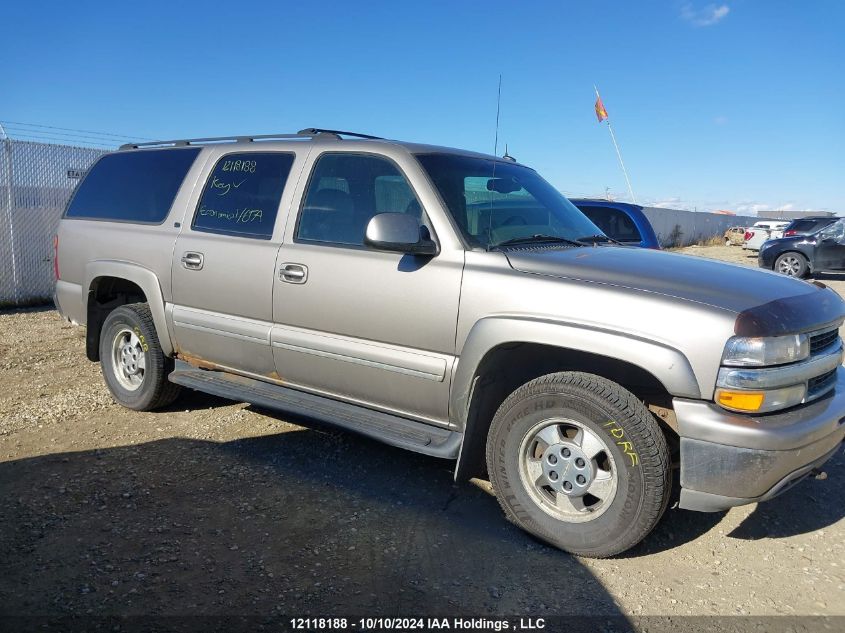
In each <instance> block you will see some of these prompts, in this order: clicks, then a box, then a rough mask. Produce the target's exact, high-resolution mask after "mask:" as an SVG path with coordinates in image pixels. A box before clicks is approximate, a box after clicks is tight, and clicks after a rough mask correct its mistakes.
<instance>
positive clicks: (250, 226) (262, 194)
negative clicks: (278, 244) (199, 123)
mask: <svg viewBox="0 0 845 633" xmlns="http://www.w3.org/2000/svg"><path fill="white" fill-rule="evenodd" d="M293 158H294V156H293V154H283V153H281V152H273V153H259V152H244V153H242V154H227V155H226V156H224V157H223V158H221V159H220V160H219V161H218V162H217V165H215V166H214V171H212V172H211V176H209V178H208V182H207V183H206V185H205V190H204V191H203V193H202V198H201V199H200V205H199V208H198V209H197V213H196V216H195V217H194V224H193V229H194V230H195V231H206V232H208V233H225V234H227V235H239V236H241V237H253V238H258V239H264V240H269V239H270V237H271V236H272V235H273V226H274V225H275V223H276V213H277V212H278V210H279V201H280V200H281V198H282V191H284V188H285V183H286V182H287V179H288V174H290V168H291V165H293Z"/></svg>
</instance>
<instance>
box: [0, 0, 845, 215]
mask: <svg viewBox="0 0 845 633" xmlns="http://www.w3.org/2000/svg"><path fill="white" fill-rule="evenodd" d="M3 18H4V19H3V22H4V29H3V31H4V32H3V36H2V38H0V60H2V61H0V70H2V75H0V121H16V122H25V123H38V124H46V125H52V126H57V127H65V128H74V129H82V130H95V131H106V132H112V133H118V134H126V135H130V136H137V137H147V138H172V137H186V136H187V137H190V136H205V135H224V134H241V133H267V132H282V131H296V130H297V129H299V128H302V127H309V126H317V127H330V128H339V129H351V130H355V131H362V132H368V133H372V134H377V135H380V136H386V137H391V138H402V139H408V140H415V141H422V142H430V143H436V144H444V145H453V146H458V147H465V148H469V149H475V150H480V151H486V152H491V151H492V150H493V138H494V125H495V117H496V89H497V82H498V76H499V73H502V75H503V80H502V105H501V120H500V131H499V140H500V145H499V150H500V151H499V153H500V154H501V153H502V150H503V145H504V143H507V144H508V147H509V150H510V153H511V154H513V155H514V156H516V157H517V158H518V159H519V160H520V161H521V162H524V163H526V164H529V165H531V166H533V167H535V168H537V169H538V170H539V171H540V172H541V173H542V174H543V175H544V176H545V177H546V179H548V180H549V181H550V182H552V183H553V184H554V185H556V186H557V187H558V188H560V189H561V190H562V191H564V192H566V193H567V194H569V195H584V194H586V195H603V194H604V193H605V190H606V188H609V190H610V192H611V195H613V196H614V197H617V198H620V199H624V198H626V196H627V188H626V185H625V180H624V178H623V176H622V173H621V171H620V169H619V165H618V162H617V159H616V154H615V152H614V150H613V146H612V144H611V141H610V137H609V135H608V131H607V129H606V127H605V126H604V125H599V124H598V123H597V121H596V118H595V114H594V112H593V102H594V100H595V95H594V93H593V84H594V83H596V84H597V85H598V87H599V90H600V91H601V93H602V97H603V100H604V103H605V106H606V107H607V109H608V112H609V114H610V120H611V122H612V124H613V126H614V130H615V131H616V135H617V138H618V140H619V144H620V146H621V149H622V154H623V158H624V159H625V163H626V166H627V167H628V171H629V173H630V176H631V181H632V184H633V188H634V193H635V194H636V195H637V197H638V199H639V201H640V202H641V203H643V202H645V203H651V204H661V205H663V206H675V207H682V208H698V209H699V210H701V209H706V210H715V209H732V210H735V211H738V212H754V211H757V210H761V211H765V210H771V209H778V208H789V209H813V210H831V211H836V212H839V213H845V190H843V185H844V184H845V183H843V180H844V178H843V176H845V147H843V145H845V143H843V141H845V108H843V101H845V35H843V33H845V3H842V2H839V1H838V0H814V1H812V2H779V1H774V0H769V1H765V2H764V1H752V0H726V1H725V2H716V3H708V2H698V1H695V2H685V1H677V2H675V1H668V2H647V1H643V2H609V1H608V2H533V1H530V0H525V1H522V2H512V1H511V2H469V1H467V2H462V1H460V0H452V1H451V2H439V1H431V2H419V3H416V2H396V1H394V2H384V3H382V2H365V1H363V0H360V1H358V2H320V1H314V2H311V3H300V2H297V3H291V2H267V3H257V2H256V3H252V2H226V3H216V2H202V3H191V2H172V1H171V2H166V3H165V2H155V1H147V2H144V3H133V4H132V5H129V4H126V3H118V2H112V3H108V4H106V3H102V4H95V3H88V2H84V1H81V0H80V1H77V2H69V3H39V2H28V3H14V4H11V5H8V6H6V8H5V9H4V11H3ZM12 128H13V129H12V131H11V132H10V135H12V136H14V135H15V134H18V135H20V134H23V132H22V130H21V129H20V128H15V127H14V126H12Z"/></svg>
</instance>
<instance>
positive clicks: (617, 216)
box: [569, 198, 660, 250]
mask: <svg viewBox="0 0 845 633" xmlns="http://www.w3.org/2000/svg"><path fill="white" fill-rule="evenodd" d="M569 201H570V202H571V203H572V204H574V205H575V206H576V207H578V208H579V209H580V210H581V212H582V213H583V214H584V215H586V216H587V217H588V218H590V220H592V222H593V224H595V225H596V226H597V227H599V228H600V229H601V230H602V232H603V233H604V234H605V235H607V236H608V237H610V238H612V239H614V240H616V241H617V242H621V243H622V244H625V245H627V246H639V247H641V248H653V249H657V250H660V242H658V241H657V235H656V234H655V233H654V229H653V228H652V227H651V223H650V222H649V221H648V218H647V217H646V216H645V213H643V208H642V207H641V206H640V205H638V204H631V203H629V202H613V201H611V200H592V199H589V198H570V199H569Z"/></svg>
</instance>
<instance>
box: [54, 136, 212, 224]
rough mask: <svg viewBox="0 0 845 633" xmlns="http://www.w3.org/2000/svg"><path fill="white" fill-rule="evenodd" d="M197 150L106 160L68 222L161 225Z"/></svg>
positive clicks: (76, 202)
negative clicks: (87, 221) (75, 219)
mask: <svg viewBox="0 0 845 633" xmlns="http://www.w3.org/2000/svg"><path fill="white" fill-rule="evenodd" d="M199 151H200V150H199V148H196V147H190V148H186V149H155V150H142V151H137V152H116V153H114V154H107V155H106V156H104V157H103V158H101V159H100V160H99V161H97V164H96V165H94V167H93V168H92V169H91V172H90V173H89V174H88V176H86V178H85V180H83V181H82V183H81V184H80V185H79V189H77V191H76V194H75V195H74V196H73V200H72V201H71V203H70V206H69V207H68V209H67V213H65V217H68V218H84V219H92V220H113V221H117V222H135V223H139V224H161V223H162V222H164V219H165V218H166V217H167V214H168V213H169V211H170V206H171V205H172V204H173V199H174V198H175V197H176V193H177V192H178V191H179V187H180V186H181V185H182V181H183V180H184V179H185V174H187V173H188V170H189V169H190V168H191V165H193V163H194V159H195V158H196V157H197V154H199Z"/></svg>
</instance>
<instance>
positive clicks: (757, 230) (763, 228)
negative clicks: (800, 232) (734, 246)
mask: <svg viewBox="0 0 845 633" xmlns="http://www.w3.org/2000/svg"><path fill="white" fill-rule="evenodd" d="M787 226H789V222H775V221H771V220H766V221H763V222H757V223H756V224H755V225H754V226H750V227H748V229H747V230H746V231H745V242H743V244H742V248H744V249H746V250H750V251H759V250H760V247H761V246H762V245H763V242H766V241H767V240H776V239H778V238H779V237H783V232H784V230H785V229H786V227H787Z"/></svg>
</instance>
